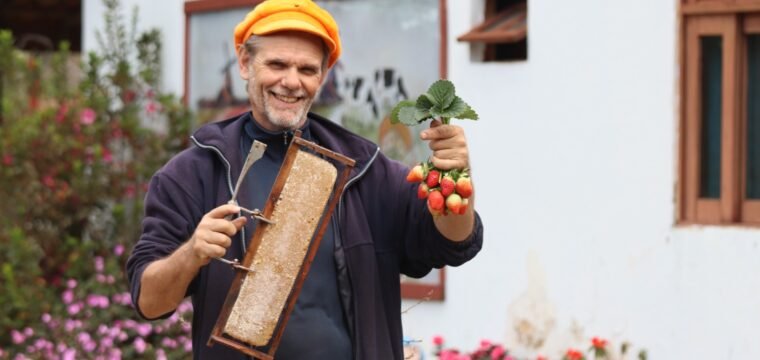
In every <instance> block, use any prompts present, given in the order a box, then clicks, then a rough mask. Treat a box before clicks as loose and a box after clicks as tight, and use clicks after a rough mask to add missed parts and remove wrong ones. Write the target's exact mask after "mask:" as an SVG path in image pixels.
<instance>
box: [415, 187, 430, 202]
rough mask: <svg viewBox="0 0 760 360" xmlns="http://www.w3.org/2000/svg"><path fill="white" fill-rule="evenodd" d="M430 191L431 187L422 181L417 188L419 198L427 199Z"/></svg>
mask: <svg viewBox="0 0 760 360" xmlns="http://www.w3.org/2000/svg"><path fill="white" fill-rule="evenodd" d="M428 191H430V188H429V187H428V186H427V184H425V183H420V187H418V188H417V198H419V199H425V198H427V197H428Z"/></svg>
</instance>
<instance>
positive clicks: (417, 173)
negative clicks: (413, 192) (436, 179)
mask: <svg viewBox="0 0 760 360" xmlns="http://www.w3.org/2000/svg"><path fill="white" fill-rule="evenodd" d="M424 178H425V174H424V172H423V170H422V165H417V166H415V167H413V168H412V169H411V170H409V174H408V175H406V181H408V182H410V183H416V182H421V181H422V180H423V179H424Z"/></svg>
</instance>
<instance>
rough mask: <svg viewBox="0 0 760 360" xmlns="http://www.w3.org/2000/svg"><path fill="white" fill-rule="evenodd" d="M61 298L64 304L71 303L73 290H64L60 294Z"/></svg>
mask: <svg viewBox="0 0 760 360" xmlns="http://www.w3.org/2000/svg"><path fill="white" fill-rule="evenodd" d="M61 300H63V303H64V304H71V302H72V301H74V292H73V291H71V289H69V290H66V291H64V292H63V295H61Z"/></svg>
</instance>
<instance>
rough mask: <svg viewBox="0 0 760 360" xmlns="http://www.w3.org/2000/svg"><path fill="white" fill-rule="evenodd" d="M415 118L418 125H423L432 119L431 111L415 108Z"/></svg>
mask: <svg viewBox="0 0 760 360" xmlns="http://www.w3.org/2000/svg"><path fill="white" fill-rule="evenodd" d="M414 117H415V118H416V119H417V122H418V123H421V122H423V121H425V120H427V119H430V118H431V117H432V116H430V110H421V109H420V108H415V109H414Z"/></svg>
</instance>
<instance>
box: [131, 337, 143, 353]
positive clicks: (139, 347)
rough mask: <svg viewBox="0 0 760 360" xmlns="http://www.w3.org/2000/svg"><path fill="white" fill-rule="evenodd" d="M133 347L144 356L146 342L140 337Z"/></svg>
mask: <svg viewBox="0 0 760 360" xmlns="http://www.w3.org/2000/svg"><path fill="white" fill-rule="evenodd" d="M132 345H133V346H134V347H135V351H137V353H138V354H142V353H143V352H144V351H145V347H146V345H145V340H143V338H141V337H139V336H138V337H137V338H136V339H135V341H134V342H133V343H132Z"/></svg>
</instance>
